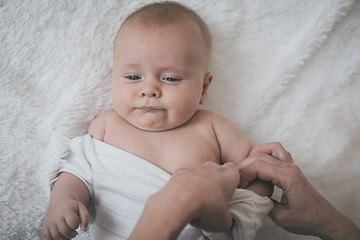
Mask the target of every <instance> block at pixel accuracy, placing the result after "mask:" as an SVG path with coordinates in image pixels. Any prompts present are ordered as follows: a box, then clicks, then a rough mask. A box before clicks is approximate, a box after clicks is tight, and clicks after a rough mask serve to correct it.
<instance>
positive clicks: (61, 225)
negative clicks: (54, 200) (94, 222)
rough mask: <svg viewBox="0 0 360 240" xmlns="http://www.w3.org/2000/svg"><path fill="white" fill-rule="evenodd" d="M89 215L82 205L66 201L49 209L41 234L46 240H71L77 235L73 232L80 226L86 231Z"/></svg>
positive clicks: (69, 200) (74, 201) (70, 200)
mask: <svg viewBox="0 0 360 240" xmlns="http://www.w3.org/2000/svg"><path fill="white" fill-rule="evenodd" d="M88 224H89V213H88V211H87V209H86V207H85V205H84V204H82V203H81V202H79V201H76V200H72V199H68V200H64V201H61V202H60V203H59V204H58V205H56V206H54V207H52V208H50V209H49V212H48V214H47V215H46V216H45V219H44V223H43V234H44V236H45V238H46V239H47V240H53V239H54V240H55V239H72V238H74V237H76V235H77V234H78V233H77V232H76V231H75V230H76V229H77V228H78V227H79V225H81V230H83V231H86V230H87V226H88Z"/></svg>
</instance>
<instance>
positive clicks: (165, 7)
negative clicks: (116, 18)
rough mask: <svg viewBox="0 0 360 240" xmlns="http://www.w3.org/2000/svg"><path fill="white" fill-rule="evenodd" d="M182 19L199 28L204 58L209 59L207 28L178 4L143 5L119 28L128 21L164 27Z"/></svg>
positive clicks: (196, 15)
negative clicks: (203, 47)
mask: <svg viewBox="0 0 360 240" xmlns="http://www.w3.org/2000/svg"><path fill="white" fill-rule="evenodd" d="M184 19H190V20H192V21H193V22H194V23H195V24H196V26H198V27H199V30H200V34H201V37H202V38H203V41H204V43H205V49H206V58H207V59H209V58H210V53H211V47H212V37H211V33H210V30H209V27H208V26H207V24H206V23H205V22H204V21H203V20H202V19H201V17H200V16H199V15H198V14H197V13H196V12H194V11H193V10H192V9H190V8H189V7H187V6H185V5H183V4H180V3H178V2H172V1H164V2H157V3H151V4H148V5H145V6H143V7H141V8H139V9H138V10H136V11H135V12H133V13H132V14H130V15H129V16H128V17H127V18H126V20H125V21H124V23H123V24H122V25H121V27H122V26H123V25H124V24H125V23H126V22H129V21H135V22H137V23H141V24H144V25H166V24H173V23H181V22H182V21H184ZM121 27H120V29H121ZM119 31H120V30H119Z"/></svg>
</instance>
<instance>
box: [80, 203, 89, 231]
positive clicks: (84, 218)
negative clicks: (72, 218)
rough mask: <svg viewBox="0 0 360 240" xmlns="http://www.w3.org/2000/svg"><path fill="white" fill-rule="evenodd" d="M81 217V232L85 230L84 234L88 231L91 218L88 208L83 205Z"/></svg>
mask: <svg viewBox="0 0 360 240" xmlns="http://www.w3.org/2000/svg"><path fill="white" fill-rule="evenodd" d="M79 216H80V227H81V230H83V231H84V232H86V231H87V228H88V225H89V222H90V217H89V212H88V210H87V209H86V207H85V206H84V205H83V204H80V205H79Z"/></svg>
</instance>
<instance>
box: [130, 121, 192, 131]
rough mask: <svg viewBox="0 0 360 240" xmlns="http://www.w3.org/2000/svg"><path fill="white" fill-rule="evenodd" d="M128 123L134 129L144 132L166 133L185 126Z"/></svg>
mask: <svg viewBox="0 0 360 240" xmlns="http://www.w3.org/2000/svg"><path fill="white" fill-rule="evenodd" d="M129 123H130V124H131V125H132V126H134V127H135V128H137V129H139V130H142V131H146V132H166V131H170V130H174V129H176V128H179V127H181V126H183V125H184V124H185V123H172V124H171V123H167V124H159V123H151V122H146V123H131V122H129Z"/></svg>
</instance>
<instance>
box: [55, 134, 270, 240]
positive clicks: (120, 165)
mask: <svg viewBox="0 0 360 240" xmlns="http://www.w3.org/2000/svg"><path fill="white" fill-rule="evenodd" d="M61 172H69V173H72V174H73V175H75V176H77V177H78V178H79V179H81V180H82V181H83V182H84V183H85V184H86V186H87V187H88V189H89V192H90V195H91V198H92V199H93V200H94V203H95V210H96V217H95V219H94V221H93V223H92V224H91V225H90V227H89V232H88V233H87V235H86V238H88V239H127V238H128V237H129V236H130V234H131V232H132V230H133V229H134V227H135V225H136V223H137V221H138V219H139V218H140V216H141V213H142V211H143V208H144V206H145V201H146V199H147V198H148V197H149V196H150V195H151V194H153V193H155V192H157V191H159V190H160V189H161V188H162V187H163V186H164V185H165V184H166V182H167V181H168V180H169V179H170V177H171V175H170V174H169V173H167V172H165V171H164V170H163V169H161V168H159V167H157V166H156V165H154V164H152V163H150V162H148V161H146V160H144V159H142V158H140V157H137V156H135V155H133V154H131V153H128V152H126V151H124V150H121V149H119V148H116V147H114V146H112V145H109V144H107V143H104V142H102V141H99V140H96V139H94V138H91V137H90V135H89V134H87V135H85V136H81V137H76V138H74V139H73V140H72V141H71V146H70V152H69V154H68V156H67V158H66V159H65V161H64V166H63V168H62V169H61ZM229 208H230V212H231V214H232V216H233V219H234V220H235V221H234V222H235V224H234V227H233V229H232V230H231V231H229V232H227V233H209V232H205V231H201V230H200V229H197V228H194V227H192V226H191V225H189V224H188V225H187V226H186V227H185V228H184V230H183V231H182V232H181V234H180V236H179V237H178V239H187V240H189V239H205V236H207V237H208V238H209V239H247V240H248V239H254V237H255V234H256V232H257V230H258V229H259V228H260V227H261V225H262V222H263V220H264V218H265V217H266V216H267V215H268V214H269V212H270V211H271V210H272V208H273V203H272V201H271V200H270V199H269V198H268V197H261V196H259V195H257V194H255V193H253V192H251V191H248V190H244V189H236V190H235V193H234V195H233V197H232V199H231V201H230V202H229ZM164 214H165V213H164ZM166 214H169V213H166ZM164 227H166V226H164ZM80 236H81V235H80ZM80 236H79V237H80ZM81 238H82V239H83V238H84V236H82V237H81Z"/></svg>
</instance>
